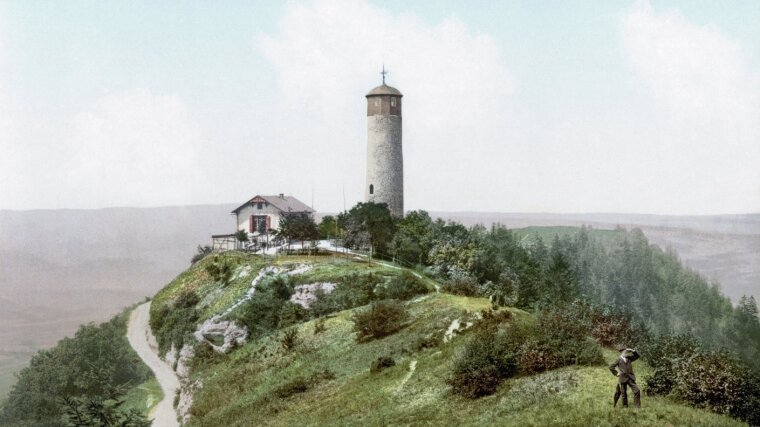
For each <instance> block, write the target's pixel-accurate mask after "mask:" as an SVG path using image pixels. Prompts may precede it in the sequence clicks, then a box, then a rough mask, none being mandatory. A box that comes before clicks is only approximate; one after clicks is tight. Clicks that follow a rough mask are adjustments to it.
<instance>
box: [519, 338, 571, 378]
mask: <svg viewBox="0 0 760 427" xmlns="http://www.w3.org/2000/svg"><path fill="white" fill-rule="evenodd" d="M519 364H520V371H521V372H522V373H524V374H528V375H530V374H537V373H539V372H543V371H548V370H551V369H556V368H559V367H560V366H562V361H561V360H560V358H559V357H558V356H557V354H556V352H555V351H554V350H553V349H551V348H550V347H549V346H548V345H546V344H541V343H539V342H537V341H533V340H531V341H528V342H527V343H525V344H524V345H523V346H522V347H521V348H520V357H519Z"/></svg>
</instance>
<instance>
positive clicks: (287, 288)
mask: <svg viewBox="0 0 760 427" xmlns="http://www.w3.org/2000/svg"><path fill="white" fill-rule="evenodd" d="M293 288H294V287H293V284H292V283H291V281H290V278H288V277H285V276H275V277H272V278H270V279H268V280H265V281H263V282H262V283H260V284H259V286H258V287H257V289H256V293H255V294H254V295H253V298H251V299H250V300H248V301H246V302H245V303H244V304H242V305H241V306H240V308H239V309H238V313H237V314H236V317H237V320H238V321H239V322H240V323H241V324H243V325H245V327H246V328H248V333H249V334H250V335H251V337H252V338H255V337H260V336H262V335H266V334H268V333H270V332H272V331H274V330H275V329H277V328H279V327H282V326H284V325H287V324H292V323H295V322H296V321H297V320H295V319H296V318H297V316H300V315H303V316H305V313H304V312H303V311H300V310H299V309H298V308H295V307H290V306H292V305H294V304H292V303H291V302H289V300H290V296H291V295H292V294H293ZM299 313H300V314H299Z"/></svg>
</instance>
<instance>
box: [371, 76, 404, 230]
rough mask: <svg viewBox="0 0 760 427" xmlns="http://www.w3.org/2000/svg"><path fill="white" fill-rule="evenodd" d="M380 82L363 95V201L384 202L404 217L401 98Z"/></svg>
mask: <svg viewBox="0 0 760 427" xmlns="http://www.w3.org/2000/svg"><path fill="white" fill-rule="evenodd" d="M382 75H383V84H382V85H380V86H378V87H376V88H374V89H372V90H371V91H369V93H368V94H367V185H366V187H365V189H364V194H365V196H364V200H365V201H367V202H375V203H386V204H387V205H388V209H389V210H390V211H391V214H392V215H393V216H396V217H402V216H404V157H403V152H402V149H401V97H402V96H404V95H402V94H401V92H399V91H398V89H396V88H392V87H390V86H387V85H386V84H385V68H383V72H382Z"/></svg>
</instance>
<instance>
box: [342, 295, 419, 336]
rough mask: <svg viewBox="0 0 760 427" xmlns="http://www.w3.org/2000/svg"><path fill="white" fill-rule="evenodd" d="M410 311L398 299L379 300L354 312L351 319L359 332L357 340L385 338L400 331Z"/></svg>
mask: <svg viewBox="0 0 760 427" xmlns="http://www.w3.org/2000/svg"><path fill="white" fill-rule="evenodd" d="M407 317H408V313H407V311H406V308H404V305H403V304H402V303H400V302H399V301H396V300H387V301H378V302H375V303H372V305H370V307H369V308H368V309H365V310H361V311H358V312H356V313H354V315H353V316H352V317H351V320H352V321H353V322H354V330H355V331H356V332H357V333H358V336H357V340H359V341H367V340H371V339H373V338H383V337H386V336H388V335H391V334H393V333H395V332H397V331H399V330H400V329H401V328H403V326H404V321H405V320H406V319H407Z"/></svg>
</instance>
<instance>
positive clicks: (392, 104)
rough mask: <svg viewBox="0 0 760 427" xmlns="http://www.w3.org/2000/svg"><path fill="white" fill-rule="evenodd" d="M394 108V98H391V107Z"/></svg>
mask: <svg viewBox="0 0 760 427" xmlns="http://www.w3.org/2000/svg"><path fill="white" fill-rule="evenodd" d="M395 106H396V97H392V98H391V107H395Z"/></svg>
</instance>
